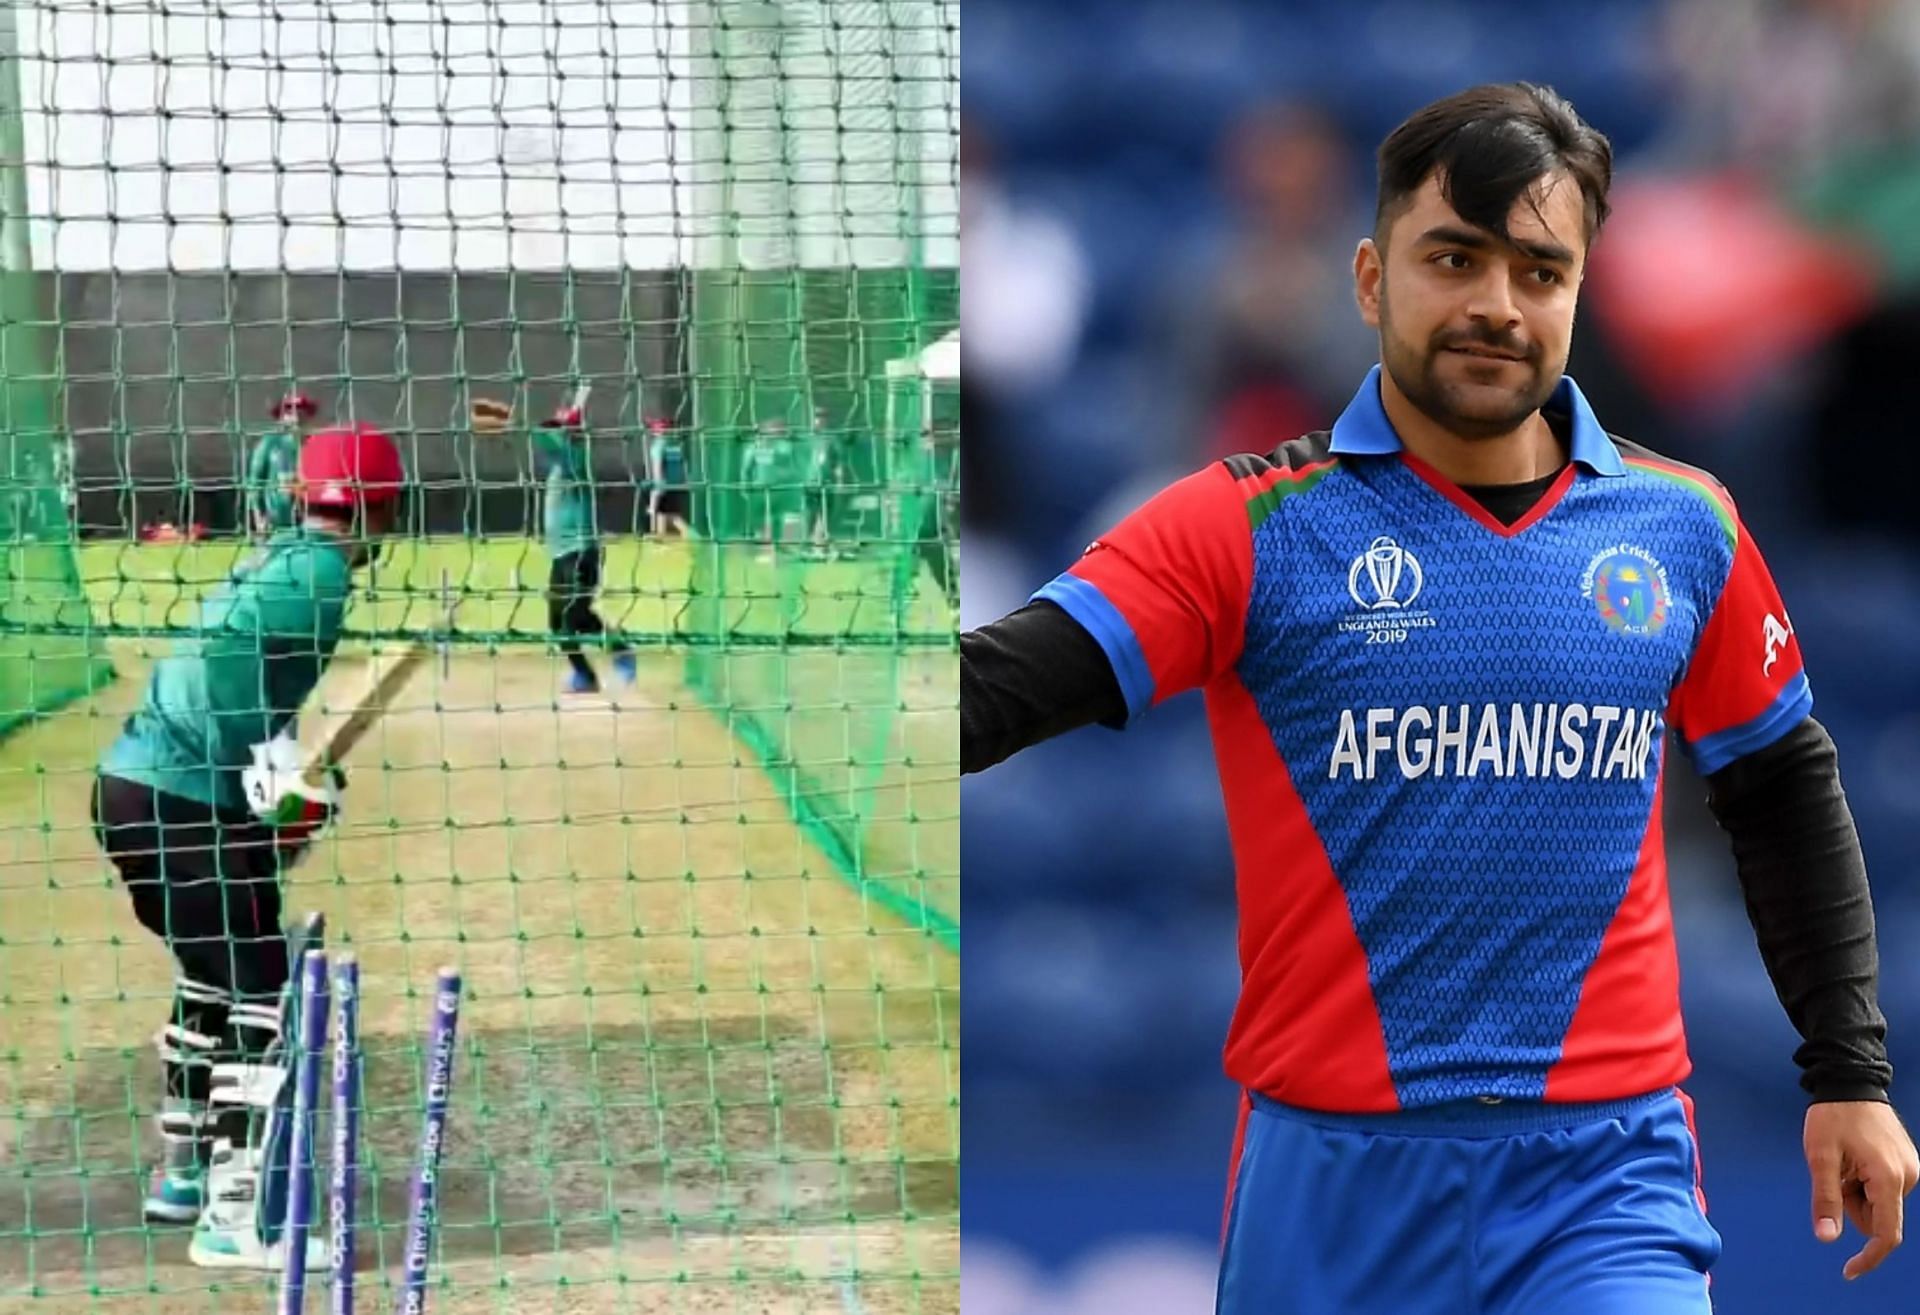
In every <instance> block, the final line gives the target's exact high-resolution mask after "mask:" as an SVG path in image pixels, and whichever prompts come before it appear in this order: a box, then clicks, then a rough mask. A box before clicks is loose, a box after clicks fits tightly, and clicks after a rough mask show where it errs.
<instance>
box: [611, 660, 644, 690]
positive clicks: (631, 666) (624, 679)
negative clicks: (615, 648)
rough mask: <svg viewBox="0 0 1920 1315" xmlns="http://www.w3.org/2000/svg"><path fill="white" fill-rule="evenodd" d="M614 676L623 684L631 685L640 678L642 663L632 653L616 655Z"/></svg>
mask: <svg viewBox="0 0 1920 1315" xmlns="http://www.w3.org/2000/svg"><path fill="white" fill-rule="evenodd" d="M613 674H614V675H616V676H618V677H620V683H621V684H623V685H631V684H633V682H634V681H636V680H638V679H639V678H640V663H639V661H638V660H637V659H636V658H635V657H634V656H633V654H631V653H615V654H614V655H613Z"/></svg>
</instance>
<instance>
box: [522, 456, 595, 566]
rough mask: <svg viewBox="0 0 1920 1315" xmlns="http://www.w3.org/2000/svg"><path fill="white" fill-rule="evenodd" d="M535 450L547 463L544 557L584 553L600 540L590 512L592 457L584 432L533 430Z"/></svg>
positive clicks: (591, 505) (591, 508)
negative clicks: (571, 435)
mask: <svg viewBox="0 0 1920 1315" xmlns="http://www.w3.org/2000/svg"><path fill="white" fill-rule="evenodd" d="M533 446H534V451H536V452H537V453H539V454H540V457H541V459H542V460H544V461H545V462H546V466H547V509H546V532H547V556H549V557H563V556H565V555H566V554H568V553H572V552H586V551H588V550H589V549H591V548H593V547H595V546H596V545H597V544H598V543H599V535H598V533H597V532H596V530H595V527H594V515H593V458H592V455H591V454H590V452H589V450H588V447H587V439H586V436H585V435H580V436H579V437H574V438H570V437H569V436H568V433H567V431H566V430H563V429H536V430H534V431H533Z"/></svg>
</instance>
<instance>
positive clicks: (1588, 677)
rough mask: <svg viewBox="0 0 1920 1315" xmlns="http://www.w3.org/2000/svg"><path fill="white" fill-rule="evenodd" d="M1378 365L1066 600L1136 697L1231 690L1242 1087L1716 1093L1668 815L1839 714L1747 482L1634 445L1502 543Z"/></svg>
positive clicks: (1293, 1102) (1220, 735)
mask: <svg viewBox="0 0 1920 1315" xmlns="http://www.w3.org/2000/svg"><path fill="white" fill-rule="evenodd" d="M1378 376H1379V371H1378V369H1377V368H1376V369H1375V371H1374V372H1373V373H1372V374H1370V375H1369V376H1368V378H1367V381H1366V383H1365V384H1364V385H1363V386H1362V388H1361V389H1360V392H1359V393H1358V395H1357V396H1356V397H1355V398H1354V400H1353V402H1352V404H1351V405H1349V406H1348V408H1347V410H1346V411H1345V412H1344V413H1343V414H1342V415H1341V416H1340V418H1339V420H1338V422H1337V423H1336V424H1335V425H1334V427H1333V429H1332V430H1331V432H1327V433H1319V434H1311V435H1308V436H1306V437H1304V438H1300V439H1296V440H1294V441H1292V442H1289V443H1287V444H1285V445H1283V446H1282V447H1281V448H1279V449H1278V450H1277V451H1275V452H1273V453H1272V454H1270V455H1269V456H1266V457H1254V456H1241V457H1233V458H1230V459H1228V460H1226V461H1224V462H1221V463H1218V464H1215V465H1212V466H1210V467H1208V468H1207V469H1205V470H1203V471H1201V472H1200V473H1198V474H1196V475H1193V476H1190V477H1189V478H1187V479H1184V480H1182V481H1180V482H1179V483H1177V484H1174V485H1173V486H1172V487H1170V488H1168V489H1167V490H1166V491H1164V492H1163V493H1161V494H1160V495H1159V496H1158V497H1156V498H1154V499H1153V500H1152V501H1151V502H1149V503H1148V504H1147V505H1146V506H1144V507H1142V508H1141V509H1140V510H1139V511H1137V512H1135V513H1134V514H1133V515H1132V516H1130V517H1128V518H1127V519H1126V520H1125V521H1123V522H1122V523H1121V524H1120V525H1119V526H1118V527H1117V528H1116V529H1114V530H1113V532H1112V533H1110V534H1108V535H1106V536H1104V537H1102V538H1101V539H1100V540H1099V541H1098V542H1096V543H1095V544H1093V545H1092V546H1091V547H1090V548H1089V549H1088V550H1087V552H1086V553H1085V555H1084V556H1082V557H1081V559H1080V560H1079V561H1078V562H1077V563H1076V564H1075V565H1074V566H1073V567H1072V568H1071V570H1069V571H1068V572H1067V573H1066V574H1064V575H1061V576H1059V577H1058V578H1056V579H1055V580H1053V581H1052V582H1051V583H1049V584H1048V585H1047V586H1046V587H1045V588H1043V589H1041V590H1040V591H1039V593H1038V595H1037V597H1040V598H1044V599H1047V600H1050V601H1052V602H1053V603H1055V604H1057V605H1059V606H1060V607H1062V608H1063V609H1065V610H1066V611H1067V612H1068V613H1069V614H1071V615H1072V616H1073V617H1074V618H1075V619H1076V620H1078V621H1079V622H1080V623H1081V624H1082V625H1083V626H1084V627H1085V628H1086V629H1087V630H1088V631H1089V632H1091V633H1092V634H1093V635H1094V636H1095V637H1096V638H1097V639H1098V641H1099V642H1100V644H1101V646H1102V647H1103V648H1104V649H1105V651H1106V653H1107V656H1108V658H1109V660H1110V661H1111V663H1112V665H1113V669H1114V671H1115V673H1116V675H1117V676H1118V678H1119V681H1120V685H1121V688H1122V690H1123V692H1124V693H1125V696H1126V700H1127V704H1128V707H1129V710H1130V711H1131V712H1132V713H1134V714H1138V713H1139V712H1141V711H1143V710H1144V709H1146V708H1147V707H1148V706H1149V705H1151V704H1153V703H1156V702H1158V701H1160V700H1162V699H1165V698H1168V697H1170V696H1172V695H1174V694H1177V693H1180V692H1181V691H1183V690H1186V689H1189V688H1192V687H1195V686H1200V687H1202V688H1204V689H1205V691H1206V699H1207V710H1208V717H1209V720H1210V722H1211V727H1212V732H1213V739H1214V744H1215V752H1216V757H1217V760H1218V765H1219V771H1220V781H1221V786H1222V789H1223V792H1224V795H1225V801H1226V812H1227V822H1228V827H1229V831H1230V833H1231V840H1232V845H1233V852H1234V860H1235V868H1236V882H1237V886H1238V894H1239V904H1240V961H1241V971H1242V978H1243V984H1242V990H1241V997H1240V1001H1239V1005H1238V1007H1237V1009H1236V1011H1235V1014H1234V1019H1233V1023H1232V1027H1231V1029H1230V1031H1229V1034H1228V1037H1227V1043H1226V1055H1225V1060H1226V1069H1227V1073H1228V1075H1229V1076H1230V1077H1232V1078H1233V1079H1234V1080H1235V1081H1236V1082H1238V1083H1239V1084H1240V1085H1242V1086H1243V1087H1245V1088H1247V1089H1248V1090H1249V1091H1251V1092H1255V1093H1260V1094H1262V1095H1264V1096H1267V1097H1270V1098H1272V1099H1273V1100H1275V1101H1278V1102H1282V1103H1284V1104H1286V1105H1289V1106H1296V1107H1300V1108H1304V1109H1310V1110H1323V1111H1337V1112H1346V1113H1361V1112H1373V1111H1396V1110H1407V1109H1413V1108H1417V1107H1421V1106H1429V1105H1436V1104H1440V1103H1443V1102H1449V1101H1454V1100H1459V1099H1463V1098H1478V1097H1502V1098H1507V1099H1519V1100H1544V1101H1550V1102H1602V1101H1611V1100H1617V1099H1620V1098H1623V1097H1629V1096H1635V1095H1640V1094H1644V1093H1647V1092H1650V1091H1655V1090H1658V1089H1660V1088H1664V1087H1670V1086H1672V1085H1674V1084H1675V1083H1677V1082H1679V1081H1680V1080H1681V1079H1682V1078H1683V1077H1685V1076H1686V1074H1687V1071H1688V1059H1687V1050H1686V1043H1685V1038H1684V1035H1683V1033H1682V1028H1681V1021H1680V1000H1679V976H1678V968H1677V963H1676V957H1675V951H1674V941H1673V928H1672V921H1671V915H1670V910H1669V905H1668V898H1667V881H1666V859H1665V853H1664V846H1663V843H1662V835H1661V826H1660V809H1659V797H1660V795H1659V791H1660V775H1661V765H1662V762H1663V759H1664V744H1665V735H1666V731H1667V729H1668V727H1669V726H1671V727H1673V728H1674V729H1675V730H1676V731H1677V732H1678V733H1679V738H1680V741H1681V743H1682V744H1683V745H1684V746H1685V748H1686V750H1687V752H1688V753H1689V754H1690V755H1691V757H1692V759H1693V762H1694V765H1695V767H1696V768H1697V769H1698V770H1699V771H1701V772H1702V773H1708V772H1713V771H1715V770H1717V769H1718V768H1720V767H1723V766H1725V765H1726V764H1727V763H1729V762H1731V761H1732V760H1733V759H1735V758H1737V757H1739V756H1740V755H1742V754H1746V753H1750V752H1752V751H1754V750H1757V749H1760V748H1763V747H1765V746H1766V745H1768V744H1770V743H1772V742H1773V741H1774V740H1775V739H1777V738H1779V737H1780V736H1781V735H1782V734H1784V733H1785V732H1786V731H1788V730H1790V729H1791V728H1792V727H1793V726H1795V725H1796V724H1797V723H1798V722H1800V721H1801V720H1802V719H1804V718H1805V717H1806V716H1807V714H1808V712H1809V711H1810V709H1811V706H1812V696H1811V694H1810V693H1809V692H1808V688H1807V680H1806V676H1805V674H1804V672H1803V670H1802V666H1801V657H1800V648H1799V644H1798V642H1797V641H1796V639H1795V637H1794V633H1793V627H1792V623H1791V621H1790V620H1789V618H1788V616H1787V612H1786V609H1785V608H1784V607H1783V606H1782V604H1781V601H1780V598H1779V596H1778V594H1777V592H1776V590H1775V588H1774V585H1773V582H1772V580H1771V578H1770V577H1769V575H1768V573H1767V568H1766V564H1765V563H1764V562H1763V561H1762V560H1761V556H1760V552H1759V549H1758V548H1756V547H1755V545H1754V542H1753V539H1752V536H1751V535H1749V534H1748V533H1747V531H1746V529H1745V527H1744V526H1742V524H1741V523H1740V519H1739V515H1738V513H1737V512H1736V511H1735V509H1734V506H1733V502H1732V500H1731V499H1730V498H1729V496H1728V494H1727V492H1726V490H1725V489H1724V488H1722V487H1721V486H1720V485H1719V484H1718V483H1717V482H1716V481H1715V480H1713V479H1712V478H1711V477H1710V476H1708V475H1706V474H1704V473H1702V472H1700V471H1698V470H1695V469H1693V468H1691V467H1688V466H1684V465H1681V464H1679V463H1676V462H1673V461H1669V460H1666V459H1664V458H1661V457H1658V456H1655V455H1654V454H1652V453H1650V452H1647V451H1646V450H1644V449H1642V448H1639V447H1637V446H1635V445H1633V444H1630V443H1626V442H1624V441H1622V440H1618V439H1615V438H1612V437H1610V436H1609V435H1608V434H1607V433H1606V432H1605V431H1604V430H1603V429H1602V428H1601V427H1600V425H1599V423H1598V421H1597V420H1596V419H1595V418H1594V415H1593V412H1592V410H1591V409H1590V408H1589V406H1588V405H1587V402H1586V399H1585V398H1584V397H1582V396H1581V394H1580V392H1579V390H1578V388H1577V387H1576V386H1575V385H1574V383H1573V381H1572V380H1571V379H1563V380H1562V381H1561V383H1560V386H1559V388H1558V389H1557V390H1556V392H1555V394H1554V398H1553V400H1552V401H1550V402H1549V404H1548V407H1547V410H1548V411H1549V412H1550V413H1552V412H1555V411H1558V412H1563V413H1565V414H1566V416H1567V425H1568V428H1569V429H1570V434H1571V442H1570V446H1571V454H1572V462H1571V463H1570V464H1569V465H1568V467H1567V468H1566V470H1564V471H1563V472H1562V473H1561V475H1560V478H1559V479H1558V481H1557V482H1555V483H1554V484H1553V486H1552V487H1551V488H1550V490H1549V491H1548V492H1547V493H1546V495H1545V496H1543V497H1542V498H1541V499H1540V501H1539V503H1538V504H1537V505H1536V506H1535V507H1534V508H1533V509H1532V510H1531V511H1530V512H1529V513H1528V514H1527V515H1526V516H1524V517H1523V518H1522V519H1520V520H1519V521H1517V522H1516V523H1514V524H1512V525H1503V524H1501V523H1500V522H1499V521H1498V520H1496V519H1495V518H1493V517H1492V516H1491V515H1490V514H1488V513H1487V512H1486V511H1485V510H1484V509H1482V508H1481V507H1480V506H1479V504H1478V503H1477V502H1475V501H1474V500H1473V499H1472V498H1471V497H1470V496H1468V495H1467V494H1465V493H1463V492H1462V491H1461V490H1459V489H1458V488H1456V487H1454V486H1453V485H1451V484H1450V483H1448V482H1447V480H1446V479H1445V478H1443V477H1442V476H1441V475H1439V474H1438V473H1437V472H1435V471H1434V470H1432V469H1431V468H1429V467H1427V466H1426V465H1424V464H1423V463H1422V462H1420V461H1419V460H1418V459H1417V458H1415V457H1414V456H1413V455H1412V454H1411V453H1408V452H1406V451H1404V450H1403V449H1402V447H1401V444H1400V441H1399V439H1398V437H1397V436H1396V435H1395V433H1394V431H1393V428H1392V426H1391V425H1390V424H1389V423H1388V420H1387V417H1386V413H1385V411H1384V409H1383V408H1382V406H1381V404H1380V397H1379V382H1378Z"/></svg>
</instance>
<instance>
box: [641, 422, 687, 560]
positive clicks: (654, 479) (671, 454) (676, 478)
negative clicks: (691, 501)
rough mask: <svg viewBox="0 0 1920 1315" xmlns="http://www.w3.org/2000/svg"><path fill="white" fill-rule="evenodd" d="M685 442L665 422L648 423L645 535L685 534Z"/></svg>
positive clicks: (682, 535) (680, 435)
mask: <svg viewBox="0 0 1920 1315" xmlns="http://www.w3.org/2000/svg"><path fill="white" fill-rule="evenodd" d="M691 487H692V482H691V480H690V479H689V477H688V474H687V440H686V437H685V435H683V434H680V433H678V432H676V431H675V430H674V427H673V425H672V424H671V422H669V421H666V420H659V419H655V420H649V421H647V533H649V534H652V535H655V536H663V535H666V534H674V535H677V536H679V537H681V538H685V537H686V534H687V495H688V492H689V490H690V489H691Z"/></svg>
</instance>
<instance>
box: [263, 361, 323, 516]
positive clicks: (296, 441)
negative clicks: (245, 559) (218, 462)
mask: <svg viewBox="0 0 1920 1315" xmlns="http://www.w3.org/2000/svg"><path fill="white" fill-rule="evenodd" d="M315 410H316V408H315V406H314V404H313V399H312V398H311V397H308V396H307V395H306V394H305V393H301V392H294V393H289V394H288V395H287V396H286V397H284V398H282V399H281V400H280V401H279V402H278V403H277V404H276V405H275V406H274V408H273V412H272V418H273V420H274V425H275V427H274V428H272V429H269V430H267V431H266V432H265V433H263V434H261V435H259V436H258V437H257V438H255V439H254V440H253V446H252V448H251V450H249V452H248V453H247V479H246V513H247V531H248V533H250V534H252V535H253V536H254V537H255V538H257V539H265V538H267V537H268V536H270V535H271V534H273V532H274V531H276V530H282V529H285V528H286V527H287V526H289V525H292V524H293V523H294V521H295V520H296V519H297V516H296V511H297V509H296V507H295V505H294V497H293V482H294V478H295V476H296V475H297V474H298V471H299V465H300V443H301V441H302V440H303V439H304V438H305V437H306V434H307V430H308V427H309V426H310V425H311V424H312V423H313V417H314V413H315Z"/></svg>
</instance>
